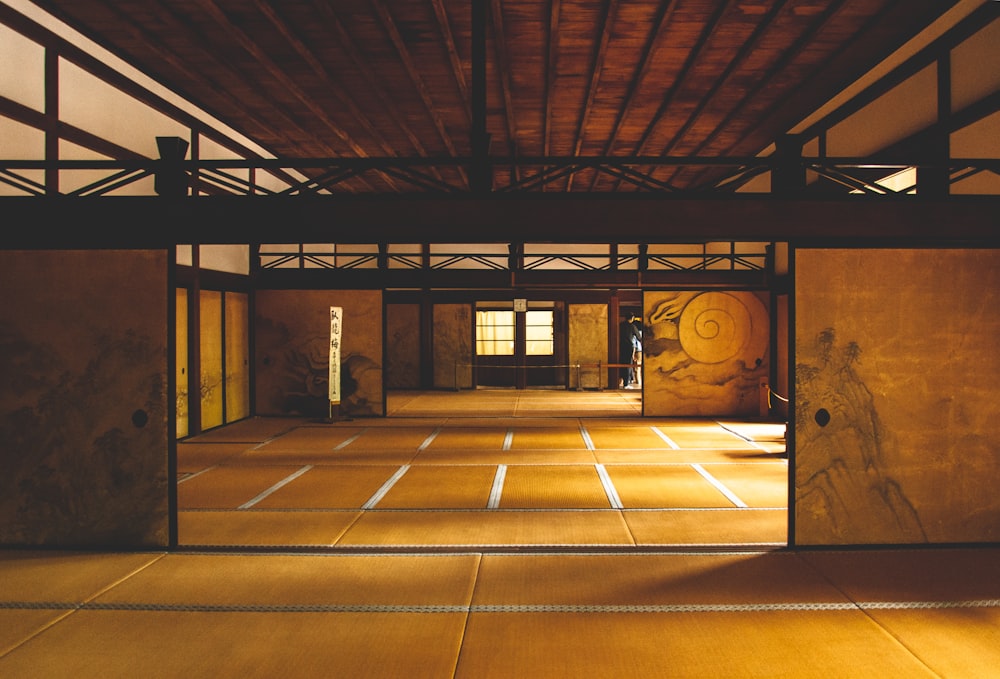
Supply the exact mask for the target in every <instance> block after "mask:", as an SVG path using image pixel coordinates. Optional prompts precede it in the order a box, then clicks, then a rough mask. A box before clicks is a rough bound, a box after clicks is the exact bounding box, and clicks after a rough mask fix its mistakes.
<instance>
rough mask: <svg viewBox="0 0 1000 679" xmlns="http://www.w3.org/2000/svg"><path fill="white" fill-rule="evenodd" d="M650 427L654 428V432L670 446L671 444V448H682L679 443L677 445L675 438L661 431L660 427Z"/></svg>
mask: <svg viewBox="0 0 1000 679" xmlns="http://www.w3.org/2000/svg"><path fill="white" fill-rule="evenodd" d="M650 429H652V430H653V433H654V434H656V435H657V436H659V437H660V438H661V439H663V441H664V442H665V443H666V444H667V445H668V446H670V447H671V448H673V449H674V450H680V449H681V447H680V446H679V445H677V444H676V443H674V441H673V439H671V438H670V437H669V436H667V435H666V434H664V433H663V432H662V431H660V428H659V427H650Z"/></svg>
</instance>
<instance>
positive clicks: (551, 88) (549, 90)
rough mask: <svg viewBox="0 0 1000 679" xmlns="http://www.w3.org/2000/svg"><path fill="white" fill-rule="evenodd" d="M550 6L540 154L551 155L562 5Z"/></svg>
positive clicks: (553, 2) (558, 3) (555, 2)
mask: <svg viewBox="0 0 1000 679" xmlns="http://www.w3.org/2000/svg"><path fill="white" fill-rule="evenodd" d="M551 2H552V6H551V7H550V8H549V30H548V35H547V36H546V39H545V116H544V118H543V124H544V125H545V129H544V131H543V141H542V154H543V155H546V156H547V155H549V154H550V153H551V142H552V104H553V93H554V92H555V87H556V67H557V60H556V56H557V54H558V51H557V49H556V48H557V47H558V45H559V11H560V8H561V5H562V3H561V2H560V0H551Z"/></svg>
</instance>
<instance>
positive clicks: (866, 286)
mask: <svg viewBox="0 0 1000 679" xmlns="http://www.w3.org/2000/svg"><path fill="white" fill-rule="evenodd" d="M795 291H796V292H795V295H796V297H795V309H794V318H795V321H794V322H795V366H796V367H795V376H796V382H795V405H794V409H795V427H794V450H795V542H796V543H798V544H803V545H811V544H818V545H835V544H913V543H924V542H930V543H935V542H983V541H987V542H995V541H996V540H998V539H1000V496H998V495H997V493H996V485H997V479H998V478H1000V445H998V444H997V441H1000V418H998V417H997V390H998V387H997V385H998V384H1000V352H998V351H997V347H998V343H997V338H998V337H1000V251H998V250H962V249H953V250H914V249H864V250H862V249H829V250H822V249H799V250H797V251H796V254H795Z"/></svg>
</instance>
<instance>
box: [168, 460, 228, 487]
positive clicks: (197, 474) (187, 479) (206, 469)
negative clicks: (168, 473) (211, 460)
mask: <svg viewBox="0 0 1000 679" xmlns="http://www.w3.org/2000/svg"><path fill="white" fill-rule="evenodd" d="M217 466H218V465H214V464H213V465H212V466H211V467H205V468H204V469H202V470H200V471H196V472H192V473H190V474H188V475H187V476H185V477H184V478H182V479H177V483H178V484H181V483H184V482H185V481H190V480H191V479H193V478H195V477H197V476H201V475H202V474H204V473H205V472H209V471H212V470H213V469H215V468H216V467H217Z"/></svg>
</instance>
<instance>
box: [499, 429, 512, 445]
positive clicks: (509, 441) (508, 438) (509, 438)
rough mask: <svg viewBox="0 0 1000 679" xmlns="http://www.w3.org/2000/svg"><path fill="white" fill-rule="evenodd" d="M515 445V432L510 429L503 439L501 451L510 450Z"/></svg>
mask: <svg viewBox="0 0 1000 679" xmlns="http://www.w3.org/2000/svg"><path fill="white" fill-rule="evenodd" d="M513 444H514V430H513V429H508V430H507V433H506V434H505V435H504V437H503V448H502V449H501V450H510V447H511V446H512V445H513Z"/></svg>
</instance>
